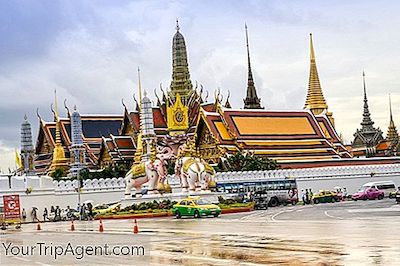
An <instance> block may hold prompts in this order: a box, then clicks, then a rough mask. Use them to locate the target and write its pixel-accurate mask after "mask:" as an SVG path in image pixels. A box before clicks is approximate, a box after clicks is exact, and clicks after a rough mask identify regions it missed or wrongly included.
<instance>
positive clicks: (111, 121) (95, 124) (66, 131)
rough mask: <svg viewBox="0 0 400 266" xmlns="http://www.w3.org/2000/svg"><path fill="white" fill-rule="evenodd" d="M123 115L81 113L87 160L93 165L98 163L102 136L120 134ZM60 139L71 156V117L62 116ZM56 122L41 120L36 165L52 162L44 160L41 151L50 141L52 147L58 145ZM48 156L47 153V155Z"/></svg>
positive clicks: (43, 165) (67, 153) (67, 154)
mask: <svg viewBox="0 0 400 266" xmlns="http://www.w3.org/2000/svg"><path fill="white" fill-rule="evenodd" d="M122 119H123V117H122V116H120V115H81V121H82V129H83V142H84V146H85V149H86V151H87V154H88V156H87V160H89V161H90V163H91V165H92V166H94V165H96V164H97V158H98V155H99V152H100V147H101V144H102V137H103V136H109V135H110V134H113V135H114V134H115V135H118V131H119V128H120V127H121V123H122ZM59 124H60V141H61V144H62V146H63V147H64V149H65V156H66V158H68V157H69V146H70V145H71V124H70V118H60V119H59ZM55 140H56V122H45V121H43V120H40V128H39V134H38V138H37V141H36V154H37V156H36V159H35V167H37V166H38V165H39V164H40V167H41V168H43V167H48V166H49V164H50V163H51V160H49V159H51V155H50V158H46V160H44V157H43V154H42V153H41V152H40V151H41V148H42V145H44V143H45V142H46V143H48V144H49V146H50V148H51V149H54V147H55V145H56V141H55ZM46 156H47V155H46Z"/></svg>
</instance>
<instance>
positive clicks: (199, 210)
mask: <svg viewBox="0 0 400 266" xmlns="http://www.w3.org/2000/svg"><path fill="white" fill-rule="evenodd" d="M172 211H173V213H174V214H175V216H176V218H178V219H179V218H181V217H183V216H191V217H194V218H200V217H202V216H210V215H212V216H214V217H218V216H219V215H220V214H221V208H220V207H218V205H215V204H212V203H211V202H210V201H208V200H205V199H202V198H200V197H192V198H187V199H184V200H181V201H180V202H178V204H175V205H174V206H173V209H172Z"/></svg>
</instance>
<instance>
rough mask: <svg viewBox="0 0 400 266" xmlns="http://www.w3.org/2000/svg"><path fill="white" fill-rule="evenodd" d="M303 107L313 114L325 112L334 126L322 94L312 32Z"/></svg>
mask: <svg viewBox="0 0 400 266" xmlns="http://www.w3.org/2000/svg"><path fill="white" fill-rule="evenodd" d="M304 109H309V110H310V111H311V112H312V113H313V114H314V115H320V114H323V113H325V114H326V116H327V117H328V118H329V120H330V122H331V123H332V125H333V126H335V123H334V119H333V116H332V113H331V112H328V105H327V104H326V101H325V98H324V95H323V94H322V89H321V83H320V81H319V76H318V70H317V63H316V61H315V52H314V45H313V39H312V33H310V76H309V79H308V91H307V98H306V103H305V106H304Z"/></svg>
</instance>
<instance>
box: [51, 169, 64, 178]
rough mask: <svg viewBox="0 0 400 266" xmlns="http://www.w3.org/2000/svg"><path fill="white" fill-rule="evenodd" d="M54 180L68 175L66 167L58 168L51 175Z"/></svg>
mask: <svg viewBox="0 0 400 266" xmlns="http://www.w3.org/2000/svg"><path fill="white" fill-rule="evenodd" d="M50 176H51V177H52V178H53V179H54V180H57V181H59V180H61V179H62V178H63V177H65V176H66V172H65V169H64V168H57V169H56V170H55V171H54V172H53V173H51V175H50Z"/></svg>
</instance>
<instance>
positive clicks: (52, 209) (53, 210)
mask: <svg viewBox="0 0 400 266" xmlns="http://www.w3.org/2000/svg"><path fill="white" fill-rule="evenodd" d="M54 212H55V209H54V206H53V205H51V207H50V213H54Z"/></svg>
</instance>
